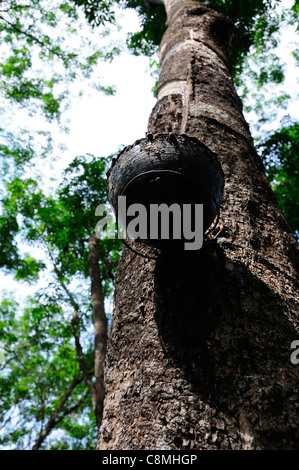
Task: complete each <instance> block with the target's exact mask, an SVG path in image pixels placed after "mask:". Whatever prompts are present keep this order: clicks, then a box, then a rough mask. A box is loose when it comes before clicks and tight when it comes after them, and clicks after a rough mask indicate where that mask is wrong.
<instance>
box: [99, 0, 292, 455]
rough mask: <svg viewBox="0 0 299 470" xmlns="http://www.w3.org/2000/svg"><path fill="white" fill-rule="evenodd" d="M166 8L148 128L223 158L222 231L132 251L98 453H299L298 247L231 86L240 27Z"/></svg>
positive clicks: (188, 9)
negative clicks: (296, 354)
mask: <svg viewBox="0 0 299 470" xmlns="http://www.w3.org/2000/svg"><path fill="white" fill-rule="evenodd" d="M164 3H166V10H167V13H168V21H167V23H168V28H167V30H166V32H165V35H164V37H163V39H162V42H161V47H160V64H161V71H160V79H159V83H158V92H157V103H156V106H155V107H154V109H153V111H152V113H151V116H150V119H149V126H148V131H149V132H151V133H153V134H157V133H166V134H167V133H170V132H174V133H177V134H180V133H186V134H187V135H189V136H195V137H197V138H198V139H199V140H200V141H202V142H203V143H204V144H205V145H207V146H208V147H209V148H210V149H211V150H212V151H213V152H215V153H216V154H217V155H218V157H219V160H220V162H221V165H222V169H223V171H224V174H225V189H224V198H223V203H222V206H221V213H220V221H219V222H220V224H222V225H223V227H224V229H223V231H222V232H221V233H220V234H219V236H218V237H217V238H214V239H213V238H212V237H211V238H210V239H209V240H207V241H206V242H205V243H204V245H203V247H202V248H201V250H199V251H198V252H187V251H186V252H184V253H181V254H179V253H178V254H177V256H173V257H171V258H169V257H166V256H163V255H161V256H160V257H159V258H158V260H156V261H154V260H151V259H146V258H143V257H140V256H138V255H136V254H135V253H133V252H131V251H130V250H128V249H127V248H125V249H124V251H123V254H122V258H121V261H120V263H119V267H118V271H117V275H116V282H115V308H114V314H113V321H112V326H111V332H110V337H109V343H108V351H107V358H106V398H105V405H104V417H103V422H102V426H101V428H100V433H99V440H98V446H97V448H98V449H109V450H111V449H149V450H152V449H298V448H299V432H298V429H299V404H298V399H297V397H298V386H299V366H296V365H294V364H293V363H292V362H291V360H290V356H291V352H292V350H291V343H292V341H294V340H295V339H298V262H299V257H298V245H297V243H296V241H295V239H294V237H293V235H292V233H291V231H290V229H289V227H288V225H287V223H286V221H285V220H284V218H283V216H282V214H281V211H280V209H279V207H278V204H277V202H276V199H275V197H274V194H273V192H272V190H271V189H270V187H269V185H268V182H267V179H266V177H265V174H264V169H263V165H262V163H261V160H260V158H259V156H258V155H257V152H256V150H255V148H254V146H253V141H252V138H251V135H250V131H249V128H248V125H247V123H246V122H245V119H244V116H243V114H242V103H241V101H240V99H239V97H238V96H237V94H236V91H235V88H234V84H233V80H232V76H231V71H230V66H229V59H228V57H229V51H230V48H231V45H232V41H233V34H234V26H233V25H232V24H231V22H230V21H229V20H228V19H227V18H225V17H224V16H223V15H221V14H219V13H216V12H215V11H213V10H212V9H210V8H208V7H206V6H204V5H201V4H200V3H196V2H192V1H189V0H188V1H184V0H172V1H171V0H169V1H168V0H166V2H164Z"/></svg>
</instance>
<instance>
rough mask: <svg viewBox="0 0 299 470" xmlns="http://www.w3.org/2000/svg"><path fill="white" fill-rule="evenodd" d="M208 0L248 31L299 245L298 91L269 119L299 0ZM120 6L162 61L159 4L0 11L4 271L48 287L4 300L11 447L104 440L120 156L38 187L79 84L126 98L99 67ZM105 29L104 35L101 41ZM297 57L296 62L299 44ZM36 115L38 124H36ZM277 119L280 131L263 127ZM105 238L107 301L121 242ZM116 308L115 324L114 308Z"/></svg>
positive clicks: (111, 250) (254, 107) (116, 1)
mask: <svg viewBox="0 0 299 470" xmlns="http://www.w3.org/2000/svg"><path fill="white" fill-rule="evenodd" d="M209 3H210V5H211V6H212V7H213V8H215V9H217V10H218V11H220V12H222V13H224V14H225V15H227V16H228V17H229V18H230V19H231V20H232V21H233V22H234V24H235V26H236V37H235V42H234V47H233V50H232V57H231V60H232V68H233V72H234V78H235V83H236V86H237V87H238V89H239V90H240V94H241V96H242V98H243V102H244V107H245V111H246V112H249V111H253V112H254V113H255V116H256V121H257V123H258V125H257V131H256V135H255V136H254V137H255V139H256V145H257V149H258V152H259V153H260V155H261V158H262V160H263V162H264V166H265V171H266V174H267V176H268V178H269V181H270V183H271V185H272V187H273V189H274V191H275V193H276V195H277V199H278V202H279V204H280V205H281V208H282V211H283V213H284V215H285V217H286V219H287V221H288V223H289V225H290V227H291V228H292V230H293V231H294V233H295V236H297V237H298V233H299V216H298V214H299V211H298V195H299V194H298V185H297V181H298V145H299V144H298V142H299V132H298V123H297V122H296V121H295V120H294V119H293V118H291V117H287V116H284V117H283V118H282V117H281V115H280V114H279V111H280V110H281V109H283V108H284V107H285V111H284V113H287V104H288V102H289V101H290V100H291V99H294V97H293V96H290V95H289V94H288V93H287V92H286V91H285V90H283V89H280V88H279V89H278V91H276V93H277V95H276V98H275V100H276V101H275V102H274V103H275V106H274V109H272V111H271V113H272V115H271V116H270V114H271V113H270V112H267V109H269V107H268V108H267V105H268V106H270V105H272V106H273V95H272V94H271V93H272V88H273V90H274V85H277V86H280V85H282V84H283V82H284V64H283V63H282V59H281V58H280V57H278V56H277V54H276V52H275V48H276V46H277V44H278V43H279V34H280V30H281V28H282V26H283V25H293V24H295V22H296V20H298V13H299V4H298V1H297V0H296V1H295V2H294V3H293V4H292V7H291V8H287V9H285V8H281V9H277V7H278V6H279V4H280V2H279V1H278V0H277V1H275V0H248V1H246V2H240V1H239V0H211V1H210V2H209ZM282 6H283V5H282ZM116 8H131V9H134V10H136V12H137V14H138V16H139V18H140V31H138V32H137V33H132V34H129V35H128V38H127V46H128V48H129V49H130V50H131V52H132V53H133V54H144V55H147V56H149V57H151V56H152V55H154V54H156V52H157V48H158V45H159V43H160V40H161V37H162V35H163V32H164V30H165V19H166V17H165V12H164V9H163V8H162V7H160V6H157V7H156V8H154V9H152V10H148V9H147V8H146V6H145V4H144V2H143V0H108V1H104V2H103V1H99V0H93V1H91V0H66V1H61V0H55V1H54V2H50V3H49V2H48V1H47V0H33V1H32V2H30V3H29V4H27V3H24V2H22V1H19V0H7V1H2V2H1V5H0V38H1V55H0V78H1V85H0V100H1V101H0V113H1V116H2V119H1V125H0V158H1V166H0V169H1V177H2V178H1V185H0V197H1V213H0V266H1V268H2V270H3V271H4V272H5V273H7V274H10V275H12V276H14V278H15V279H16V280H17V281H18V282H20V283H22V285H24V283H25V285H30V286H31V287H34V286H36V289H35V292H34V293H33V295H30V296H29V297H28V298H27V300H26V301H25V302H24V301H22V302H20V301H19V299H18V296H17V295H14V294H13V293H11V292H3V295H2V302H1V304H0V347H2V350H3V351H2V353H3V354H0V361H1V363H0V370H1V375H0V389H1V393H0V404H1V406H0V415H1V422H2V428H1V432H0V445H1V446H2V448H16V449H30V448H50V449H79V448H80V449H83V448H84V449H92V448H94V446H95V440H96V431H97V430H96V420H95V412H94V411H95V410H94V404H93V387H94V384H95V370H94V368H95V357H94V311H93V304H92V292H91V287H90V286H91V279H90V265H89V255H90V245H89V242H90V238H91V236H92V234H94V231H95V227H96V223H97V221H98V218H97V217H96V215H95V209H96V207H97V205H99V204H102V203H105V202H106V178H105V173H106V171H107V169H108V167H109V165H110V161H111V158H112V156H105V157H104V156H93V155H80V156H76V157H75V158H74V159H73V161H72V162H71V163H70V164H69V165H68V166H67V167H65V169H64V172H63V175H62V179H61V180H57V181H54V182H53V185H52V187H50V188H49V187H45V185H44V184H43V181H41V180H40V178H39V176H38V175H39V170H38V166H39V165H43V163H42V162H43V161H46V160H50V159H51V158H52V157H53V145H54V143H53V139H54V137H53V133H52V131H51V128H50V127H48V123H49V122H50V123H58V126H60V128H61V129H63V128H64V127H65V125H66V123H65V122H64V113H65V112H66V110H67V107H68V106H69V103H70V96H71V91H70V90H77V92H78V88H76V86H77V84H78V87H79V89H80V90H81V88H82V87H83V88H86V86H87V85H88V84H91V85H92V86H94V87H95V88H96V89H97V90H98V92H104V93H107V94H110V95H111V94H113V93H114V88H113V84H109V85H104V84H102V82H101V81H100V79H99V77H97V76H95V75H94V69H95V67H96V65H97V63H98V62H99V61H101V60H104V61H111V60H113V57H115V56H116V55H118V54H119V53H120V50H121V47H123V46H122V45H115V44H114V43H113V42H112V43H110V42H109V40H107V38H108V39H109V35H108V33H109V25H111V24H114V23H115V18H116V16H115V9H116ZM93 30H96V31H97V34H98V35H99V36H100V40H99V42H97V43H95V42H94V36H92V34H91V32H92V31H93ZM293 57H294V59H295V60H297V62H298V55H297V52H296V50H295V49H294V51H293ZM252 64H253V65H254V64H255V65H256V66H255V67H254V66H253V67H252ZM73 84H74V85H76V86H74V87H72V85H73ZM250 87H253V89H254V90H255V95H254V96H253V94H252V93H251V90H250ZM267 87H268V88H267ZM265 90H267V93H266V94H265ZM275 90H276V88H275ZM83 91H84V90H83ZM72 92H73V91H72ZM263 95H264V96H265V95H267V98H266V99H264V96H263ZM263 99H264V101H262V100H263ZM7 109H9V113H7ZM36 116H39V121H38V122H39V124H38V126H40V127H36V125H34V126H32V127H31V128H30V126H27V125H26V124H27V122H29V120H30V119H31V118H33V119H34V117H36ZM15 117H16V119H15ZM270 117H271V119H272V122H274V123H275V129H273V130H272V131H271V130H270V131H269V130H266V131H265V130H264V129H265V128H264V127H263V126H264V125H265V124H266V123H267V122H269V118H270ZM16 123H17V124H16ZM49 129H50V130H49ZM124 144H126V143H124ZM97 243H98V254H97V256H98V267H99V275H100V279H101V290H102V293H103V297H104V298H105V299H106V300H105V306H107V305H108V302H109V301H110V299H111V294H112V292H113V280H114V273H115V269H116V266H117V262H118V258H119V254H120V250H121V242H120V241H119V240H117V239H116V240H98V242H97ZM106 314H107V317H108V320H109V312H107V308H106Z"/></svg>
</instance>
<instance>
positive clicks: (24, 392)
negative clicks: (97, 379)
mask: <svg viewBox="0 0 299 470" xmlns="http://www.w3.org/2000/svg"><path fill="white" fill-rule="evenodd" d="M108 162H109V159H107V158H101V159H97V158H94V157H91V156H88V157H83V156H81V157H77V158H75V159H74V161H73V162H72V163H71V164H70V165H69V167H68V168H67V169H66V170H65V172H64V177H63V180H62V182H61V184H60V185H59V188H58V189H57V191H56V194H55V195H54V196H53V195H50V196H45V195H44V194H43V193H42V191H41V190H40V189H39V187H38V184H37V182H36V181H34V180H32V179H30V178H27V179H24V178H23V179H20V178H19V177H15V178H13V179H12V180H11V181H10V182H7V183H6V189H7V196H6V198H5V201H4V204H3V206H4V207H5V209H6V212H5V217H6V219H7V220H14V222H15V226H14V227H13V230H12V231H11V230H9V227H8V226H7V227H6V231H7V234H9V233H10V232H11V233H10V236H11V238H12V239H13V238H14V235H15V233H19V234H21V235H22V237H23V238H24V240H25V241H26V242H27V243H29V244H33V245H34V246H35V247H38V246H40V247H42V248H43V250H44V252H45V253H48V261H47V269H48V273H47V286H46V287H44V288H40V289H39V291H38V293H37V294H36V295H35V296H34V297H33V298H31V299H29V300H28V301H27V305H26V306H25V308H24V310H23V311H22V310H21V306H19V305H17V303H16V302H15V301H13V300H12V296H10V297H8V295H7V296H6V297H5V299H4V300H3V301H2V306H0V318H1V320H0V341H2V344H4V345H5V362H4V364H3V366H2V370H3V375H2V378H1V380H0V387H1V397H2V403H1V405H2V406H1V410H2V420H1V421H2V422H5V423H6V427H5V435H4V436H3V437H2V438H1V434H0V444H2V445H5V444H6V445H8V444H9V445H12V444H13V445H14V446H15V448H19V449H20V448H28V447H29V448H30V445H32V443H34V442H35V441H36V439H37V437H38V431H39V430H40V429H42V428H43V426H45V425H46V423H47V422H48V421H49V420H51V419H52V417H53V415H55V413H56V412H57V409H59V412H58V413H57V418H56V419H57V423H56V426H55V429H56V430H58V429H59V430H60V431H61V432H63V433H62V437H63V439H62V441H63V445H62V444H61V439H59V440H58V441H57V442H56V440H55V433H54V438H52V437H51V439H50V440H48V441H47V444H45V443H44V444H42V446H41V447H40V448H44V446H45V445H48V446H51V448H82V447H83V448H85V449H86V448H89V447H88V446H91V448H92V446H94V442H95V433H96V431H95V417H94V415H93V413H92V410H91V401H90V396H89V394H88V391H87V389H86V384H85V383H84V381H83V378H82V372H81V371H80V369H79V366H78V357H77V351H76V348H75V345H74V331H73V327H72V318H73V312H74V310H76V311H77V313H78V315H79V325H80V335H81V336H83V338H84V356H85V360H86V364H87V366H88V369H89V370H90V371H92V370H93V341H92V328H93V318H92V307H91V302H90V294H89V292H90V286H89V282H88V266H87V256H88V239H89V235H90V233H91V232H92V231H94V229H95V226H96V223H97V221H98V220H97V218H96V216H95V208H96V206H97V205H98V204H102V203H105V202H106V180H105V177H104V175H105V170H106V169H107V164H108ZM120 246H121V245H120V241H117V240H115V241H113V240H101V241H99V258H100V259H99V264H100V272H101V277H102V279H103V291H104V294H105V295H106V296H109V294H110V293H111V289H112V280H113V275H114V271H115V268H116V265H117V261H118V257H119V249H120ZM15 247H16V249H17V244H16V245H15ZM3 256H4V255H3ZM25 259H26V262H27V264H26V265H25V264H24V265H22V266H21V267H20V266H18V268H17V269H15V276H16V278H17V279H22V280H24V279H26V280H32V279H33V278H34V280H36V278H37V277H38V274H39V272H38V270H39V269H41V268H45V267H46V266H45V265H44V264H42V263H39V262H37V261H36V260H35V259H34V258H32V257H27V258H25ZM51 266H52V269H51ZM21 268H22V269H21ZM74 383H75V386H74V387H73V388H72V390H71V393H70V395H69V396H68V399H67V400H66V402H65V403H64V404H63V406H62V407H60V403H61V401H63V397H64V396H65V395H66V394H67V392H68V389H69V387H72V384H74ZM14 416H17V418H18V419H16V422H15V421H14ZM79 416H80V418H79ZM28 440H29V441H30V442H28ZM61 446H62V447H61Z"/></svg>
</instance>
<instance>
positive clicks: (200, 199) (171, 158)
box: [107, 134, 224, 248]
mask: <svg viewBox="0 0 299 470" xmlns="http://www.w3.org/2000/svg"><path fill="white" fill-rule="evenodd" d="M223 189H224V175H223V172H222V169H221V166H220V163H219V161H218V159H217V156H216V155H215V154H214V153H213V152H212V151H211V150H209V149H208V148H207V147H206V146H205V145H204V144H202V143H201V142H200V141H199V140H198V139H197V138H195V137H189V136H186V135H175V134H156V135H151V134H148V135H147V136H146V137H145V138H144V139H141V140H138V141H136V142H135V143H134V144H133V145H130V146H128V147H126V148H125V149H124V150H122V152H121V153H120V154H119V155H118V157H117V158H116V159H114V161H113V163H112V165H111V168H110V170H109V171H108V173H107V195H108V200H109V202H110V204H111V205H112V207H113V209H114V211H115V213H116V216H117V219H118V221H119V222H120V223H121V224H122V225H124V226H125V228H127V226H128V223H129V222H130V220H132V218H131V219H130V217H128V216H127V214H126V213H124V211H119V204H118V202H119V199H118V198H119V197H120V196H125V197H126V207H127V208H128V207H129V206H131V205H132V204H136V203H138V204H142V205H143V206H144V207H145V208H146V209H147V211H148V214H150V208H151V207H152V205H155V204H158V205H161V204H166V205H168V206H169V207H170V206H171V205H172V204H178V205H179V206H180V207H181V208H183V205H184V204H191V205H193V206H194V204H203V232H206V231H207V230H208V229H209V227H210V226H211V224H212V222H213V221H214V219H215V218H217V217H218V215H219V207H220V204H221V199H222V196H223ZM150 223H151V219H150V216H148V219H147V226H148V227H147V228H148V236H146V237H143V238H139V239H137V241H139V242H142V243H145V244H147V245H149V246H152V247H155V248H165V247H169V246H170V245H171V244H175V245H176V246H180V245H181V244H182V242H184V236H183V233H182V238H181V239H180V240H174V239H173V238H172V237H171V233H170V237H169V239H163V238H161V236H159V237H158V238H155V239H152V238H151V237H150ZM170 232H171V231H170ZM128 235H130V232H129V233H128Z"/></svg>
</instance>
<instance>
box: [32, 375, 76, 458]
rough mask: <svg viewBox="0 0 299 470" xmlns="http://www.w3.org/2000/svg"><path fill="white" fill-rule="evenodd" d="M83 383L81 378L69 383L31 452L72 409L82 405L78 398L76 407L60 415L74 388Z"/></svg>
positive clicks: (38, 446)
mask: <svg viewBox="0 0 299 470" xmlns="http://www.w3.org/2000/svg"><path fill="white" fill-rule="evenodd" d="M82 381H83V377H79V378H76V379H74V380H73V382H72V383H71V385H70V386H69V388H68V389H67V390H66V392H65V394H64V395H63V397H62V398H61V400H60V402H59V404H58V406H57V408H56V410H54V412H53V413H52V415H51V417H50V419H49V421H48V423H47V424H46V426H45V427H44V429H42V430H41V432H40V434H39V436H38V438H37V440H36V441H35V444H34V445H33V447H32V450H38V449H39V448H40V446H41V445H42V443H43V442H44V440H45V439H46V437H47V436H48V435H49V434H50V432H51V431H52V429H53V428H54V427H55V426H56V425H57V424H58V423H59V422H60V421H62V420H63V418H64V417H65V416H66V415H67V414H69V413H71V412H72V411H74V409H76V408H78V406H79V405H80V404H81V403H82V401H83V397H81V398H80V400H78V402H77V403H76V405H74V406H73V407H71V408H69V409H68V410H65V411H64V412H63V413H62V414H61V415H60V413H61V412H62V411H63V407H64V404H65V403H66V402H67V400H68V398H69V397H70V395H71V394H72V392H73V390H74V388H75V387H76V386H77V385H78V384H79V383H81V382H82Z"/></svg>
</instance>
